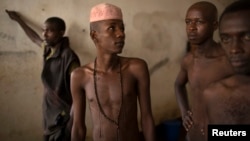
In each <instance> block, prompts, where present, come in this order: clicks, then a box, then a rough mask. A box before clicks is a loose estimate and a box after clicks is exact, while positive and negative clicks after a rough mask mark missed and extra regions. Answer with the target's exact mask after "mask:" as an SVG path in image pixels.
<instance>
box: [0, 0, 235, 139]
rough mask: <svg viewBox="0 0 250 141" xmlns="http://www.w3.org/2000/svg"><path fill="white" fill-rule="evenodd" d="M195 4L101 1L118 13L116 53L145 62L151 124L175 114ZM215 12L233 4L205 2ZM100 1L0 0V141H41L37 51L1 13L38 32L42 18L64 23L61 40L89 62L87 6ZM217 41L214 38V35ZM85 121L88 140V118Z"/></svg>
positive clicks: (171, 0) (180, 0) (173, 0)
mask: <svg viewBox="0 0 250 141" xmlns="http://www.w3.org/2000/svg"><path fill="white" fill-rule="evenodd" d="M197 1H198V0H126V1H125V0H106V2H110V3H113V4H116V5H118V6H120V7H121V8H122V10H123V14H124V22H125V32H126V45H125V48H124V51H123V53H122V54H121V55H123V56H128V57H140V58H143V59H145V60H146V62H147V63H148V67H149V70H150V77H151V98H152V109H153V115H154V118H155V121H156V124H160V123H161V122H163V121H165V120H168V119H173V118H176V117H179V116H180V113H179V108H178V106H177V103H176V99H175V95H174V80H175V78H176V75H177V72H178V70H179V63H180V59H181V58H182V56H183V55H184V54H185V49H186V40H187V39H186V33H185V23H184V18H185V12H186V10H187V8H188V6H190V5H191V4H192V3H194V2H197ZM208 1H211V2H213V3H214V4H215V5H216V6H217V7H218V9H219V12H221V11H222V10H223V8H224V7H225V6H226V5H227V4H229V3H231V2H232V1H233V0H208ZM100 2H103V1H101V0H0V9H1V11H0V60H1V61H0V105H1V106H0V111H1V114H0V121H1V128H0V140H2V141H17V140H18V141H34V140H35V141H42V111H41V105H42V97H43V86H42V83H41V79H40V75H41V69H42V51H41V50H40V48H38V47H37V46H36V45H35V44H34V43H33V42H31V41H30V40H29V39H28V38H27V36H26V35H25V33H24V32H23V30H22V29H21V28H20V26H19V25H18V24H17V23H16V22H14V21H12V20H11V19H9V17H8V16H7V14H6V13H5V9H8V10H15V11H18V12H19V13H20V14H21V16H22V18H24V20H25V21H26V22H27V23H28V24H29V25H30V26H31V27H32V28H34V29H35V30H36V31H37V32H38V33H41V27H42V25H43V22H44V20H45V19H46V18H48V17H51V16H59V17H61V18H63V19H64V20H65V21H66V24H67V31H66V36H69V37H70V42H71V46H72V48H73V50H75V51H76V53H77V54H78V55H79V57H80V60H81V64H82V65H83V64H85V63H87V62H89V61H92V60H93V59H94V57H95V47H94V44H93V43H92V41H91V40H90V37H89V22H88V15H89V11H90V8H91V7H92V6H93V5H95V4H97V3H100ZM215 38H216V39H218V36H217V35H215ZM86 116H87V117H86V122H87V127H88V136H87V138H88V139H89V140H90V138H91V128H92V126H91V117H90V114H89V109H87V115H86Z"/></svg>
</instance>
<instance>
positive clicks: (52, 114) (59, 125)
mask: <svg viewBox="0 0 250 141" xmlns="http://www.w3.org/2000/svg"><path fill="white" fill-rule="evenodd" d="M6 12H7V14H8V15H9V17H10V18H11V19H12V20H14V21H16V22H17V23H19V25H20V26H21V28H22V29H23V30H24V32H25V33H26V35H27V36H28V37H29V38H30V39H31V40H32V41H33V42H34V43H35V44H37V45H38V46H39V47H41V48H42V49H43V70H42V74H41V78H42V82H43V86H44V99H43V122H44V141H70V133H71V127H72V121H71V120H72V119H71V118H70V112H71V106H72V96H71V92H70V74H71V72H72V71H73V70H74V69H75V68H76V67H79V66H80V60H79V58H78V56H77V55H76V54H75V52H74V51H73V50H72V49H71V48H70V44H69V39H68V37H64V33H65V30H66V25H65V22H64V20H62V19H61V18H59V17H50V18H48V19H47V20H46V21H45V23H44V27H43V39H42V38H41V37H40V36H39V35H38V34H37V33H36V32H35V31H34V30H33V29H31V28H30V27H29V26H28V25H27V24H26V23H25V22H24V21H23V20H22V19H21V17H20V16H19V15H18V14H17V12H15V11H8V10H6Z"/></svg>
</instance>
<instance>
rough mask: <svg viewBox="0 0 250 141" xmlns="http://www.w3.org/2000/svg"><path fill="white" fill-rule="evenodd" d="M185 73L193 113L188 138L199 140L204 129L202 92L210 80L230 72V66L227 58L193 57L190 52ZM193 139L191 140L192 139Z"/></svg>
mask: <svg viewBox="0 0 250 141" xmlns="http://www.w3.org/2000/svg"><path fill="white" fill-rule="evenodd" d="M186 58H187V60H188V62H187V63H186V64H187V67H186V69H187V73H188V80H189V86H190V88H191V89H190V93H191V94H190V95H189V98H190V101H191V102H190V107H191V111H192V113H193V115H192V118H193V121H194V124H193V127H192V128H191V129H190V130H189V136H190V139H197V141H199V140H201V139H202V138H204V137H203V135H202V134H201V130H202V129H204V125H203V120H204V113H203V112H204V102H203V96H202V92H203V90H204V89H205V88H206V87H207V86H208V85H209V84H210V83H212V82H215V81H218V80H220V79H223V78H224V77H226V76H228V75H230V74H231V73H232V69H231V66H230V64H229V62H228V61H227V58H226V57H225V56H224V55H223V56H218V57H204V56H200V57H194V55H193V54H192V53H189V54H188V55H187V57H186ZM192 141H193V140H192Z"/></svg>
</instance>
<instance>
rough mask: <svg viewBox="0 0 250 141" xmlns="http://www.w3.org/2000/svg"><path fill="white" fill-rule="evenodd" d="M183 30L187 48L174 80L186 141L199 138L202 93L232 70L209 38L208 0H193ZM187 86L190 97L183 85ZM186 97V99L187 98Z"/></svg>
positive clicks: (213, 25)
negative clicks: (188, 48) (188, 47)
mask: <svg viewBox="0 0 250 141" xmlns="http://www.w3.org/2000/svg"><path fill="white" fill-rule="evenodd" d="M185 21H186V32H187V36H188V42H189V45H190V49H191V50H190V51H189V52H187V54H186V55H185V57H184V58H183V60H182V63H181V68H180V72H179V74H178V76H177V78H176V82H175V93H176V98H177V102H178V104H179V107H180V111H181V115H182V120H183V126H184V127H185V129H186V131H188V132H187V133H188V134H187V139H188V140H190V141H203V140H205V137H204V125H203V122H202V121H203V119H204V117H203V115H204V114H203V112H204V111H203V110H204V107H203V106H204V105H203V102H202V101H203V98H202V92H203V90H204V88H205V87H207V85H208V84H210V83H211V82H214V81H216V80H220V79H222V78H223V77H225V76H228V75H229V74H231V73H232V69H231V66H230V64H229V62H228V60H227V59H226V57H225V53H224V51H223V49H222V48H221V46H220V45H219V44H218V43H216V42H215V41H214V39H213V33H214V31H215V30H216V29H217V26H218V21H217V8H216V7H215V5H214V4H212V3H210V2H205V1H202V2H197V3H194V4H193V5H191V6H190V7H189V9H188V10H187V13H186V19H185ZM187 84H189V86H190V91H191V93H190V96H188V94H187V89H186V86H187ZM189 100H190V101H189Z"/></svg>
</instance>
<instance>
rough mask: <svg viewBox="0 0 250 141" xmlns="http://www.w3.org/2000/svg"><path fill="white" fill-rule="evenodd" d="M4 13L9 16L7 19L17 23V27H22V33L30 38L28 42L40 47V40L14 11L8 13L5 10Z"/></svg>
mask: <svg viewBox="0 0 250 141" xmlns="http://www.w3.org/2000/svg"><path fill="white" fill-rule="evenodd" d="M5 11H6V13H7V14H8V15H9V17H10V18H11V19H12V20H14V21H16V22H17V23H19V25H20V26H21V27H22V29H23V30H24V32H25V33H26V35H27V36H28V37H29V38H30V40H31V41H32V42H34V43H35V44H37V45H38V46H39V47H41V46H42V42H43V40H42V38H41V37H40V36H39V35H38V34H37V33H36V32H35V31H34V30H33V29H31V28H30V27H29V26H28V25H27V24H26V23H25V22H24V21H23V20H22V19H21V18H20V16H19V15H18V14H17V12H15V11H8V10H5Z"/></svg>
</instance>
